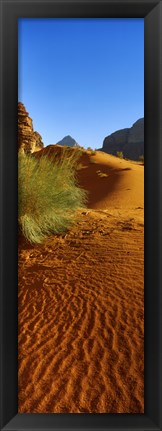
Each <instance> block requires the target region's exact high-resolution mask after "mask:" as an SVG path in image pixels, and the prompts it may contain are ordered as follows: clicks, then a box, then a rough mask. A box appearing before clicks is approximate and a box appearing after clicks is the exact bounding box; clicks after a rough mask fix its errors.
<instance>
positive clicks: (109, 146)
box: [99, 118, 144, 160]
mask: <svg viewBox="0 0 162 431" xmlns="http://www.w3.org/2000/svg"><path fill="white" fill-rule="evenodd" d="M99 150H100V151H104V152H105V153H109V154H113V155H116V153H117V151H121V152H122V153H123V156H124V158H127V159H130V160H139V157H140V156H142V155H144V118H140V119H139V120H137V121H136V122H135V123H134V124H133V126H132V127H130V128H127V129H121V130H117V131H116V132H114V133H112V134H111V135H109V136H106V138H105V139H104V141H103V147H102V148H100V149H99Z"/></svg>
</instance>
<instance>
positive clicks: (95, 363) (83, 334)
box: [19, 211, 144, 413]
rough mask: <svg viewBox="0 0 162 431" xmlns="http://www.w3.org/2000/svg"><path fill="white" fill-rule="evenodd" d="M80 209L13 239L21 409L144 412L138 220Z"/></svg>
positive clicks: (140, 242) (21, 410) (139, 227)
mask: <svg viewBox="0 0 162 431" xmlns="http://www.w3.org/2000/svg"><path fill="white" fill-rule="evenodd" d="M118 220H119V218H117V217H115V216H114V215H113V214H109V213H108V212H104V211H103V212H97V211H96V212H95V211H93V212H92V211H91V212H90V213H89V214H87V215H86V214H82V217H81V221H80V222H78V225H77V226H76V227H75V228H73V229H72V230H71V231H70V232H69V233H68V234H67V235H66V236H64V237H59V236H58V237H57V236H56V237H51V238H49V239H48V240H47V241H46V242H45V244H44V245H40V246H30V245H27V244H26V243H25V241H20V245H19V413H29V412H30V413H44V412H45V413H68V412H70V413H84V412H87V413H143V412H144V392H143V386H144V373H143V366H144V357H143V355H144V345H143V342H144V319H143V305H144V289H143V226H142V224H141V223H138V222H137V221H136V222H135V220H133V219H129V220H128V219H124V218H123V220H122V222H121V221H120V223H119V222H118Z"/></svg>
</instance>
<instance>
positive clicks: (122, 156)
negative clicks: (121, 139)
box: [116, 151, 124, 159]
mask: <svg viewBox="0 0 162 431" xmlns="http://www.w3.org/2000/svg"><path fill="white" fill-rule="evenodd" d="M116 155H117V157H119V159H123V158H124V155H123V152H122V151H117V152H116Z"/></svg>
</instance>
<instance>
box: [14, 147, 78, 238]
mask: <svg viewBox="0 0 162 431" xmlns="http://www.w3.org/2000/svg"><path fill="white" fill-rule="evenodd" d="M77 160H78V154H77V152H73V153H70V152H68V153H67V152H66V151H63V155H62V157H61V158H60V160H57V159H56V158H55V157H54V158H53V160H52V159H51V160H50V159H49V158H48V157H47V156H45V155H44V156H41V158H40V159H39V160H38V159H36V158H35V157H34V156H32V155H31V154H28V155H27V154H21V153H19V155H18V222H19V227H20V230H21V231H22V233H23V235H24V236H25V238H26V239H27V240H28V241H29V242H31V243H41V242H42V240H43V239H44V238H45V237H46V236H47V235H49V234H51V233H61V232H63V231H65V230H66V229H67V228H68V227H69V226H70V225H71V224H72V223H73V222H74V221H75V217H76V210H77V209H78V208H80V207H85V202H86V192H85V191H84V190H83V189H80V188H79V187H78V186H77V182H76V178H75V172H76V169H75V168H76V162H77Z"/></svg>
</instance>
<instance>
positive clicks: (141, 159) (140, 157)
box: [139, 155, 144, 164]
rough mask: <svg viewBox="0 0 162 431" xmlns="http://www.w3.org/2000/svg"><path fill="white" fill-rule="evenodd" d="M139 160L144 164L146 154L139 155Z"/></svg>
mask: <svg viewBox="0 0 162 431" xmlns="http://www.w3.org/2000/svg"><path fill="white" fill-rule="evenodd" d="M139 161H140V162H141V163H143V164H144V155H141V156H139Z"/></svg>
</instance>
